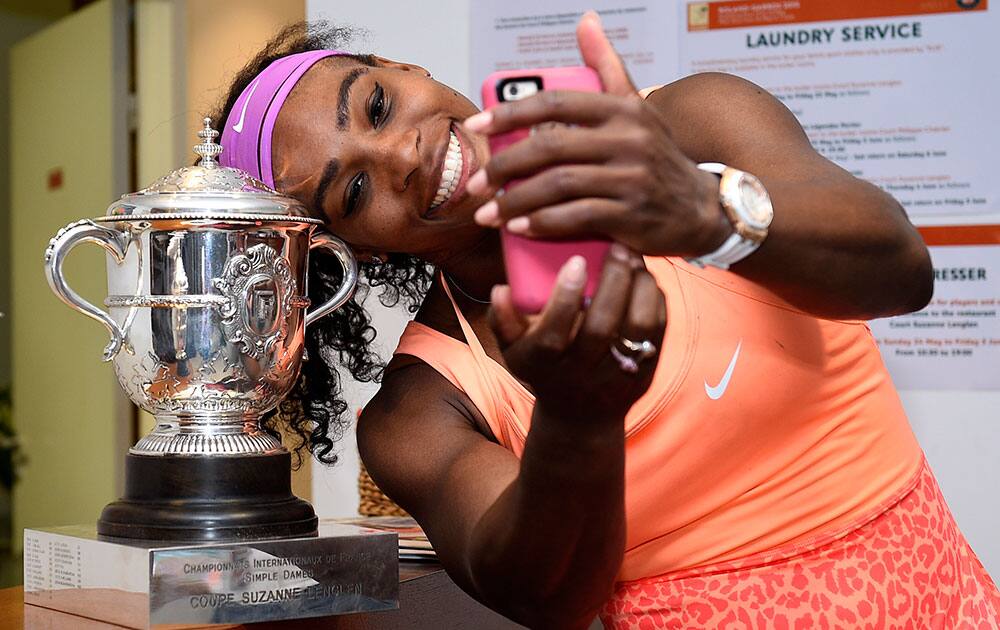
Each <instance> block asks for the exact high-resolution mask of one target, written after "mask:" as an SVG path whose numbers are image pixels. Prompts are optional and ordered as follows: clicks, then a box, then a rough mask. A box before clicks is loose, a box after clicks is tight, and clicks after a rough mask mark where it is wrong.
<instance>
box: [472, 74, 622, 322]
mask: <svg viewBox="0 0 1000 630" xmlns="http://www.w3.org/2000/svg"><path fill="white" fill-rule="evenodd" d="M520 77H524V78H528V77H532V78H534V77H537V78H540V79H541V81H542V87H541V89H542V90H575V91H577V92H601V91H602V87H601V80H600V78H599V77H598V76H597V73H596V72H594V71H593V70H591V69H590V68H586V67H567V68H541V69H537V70H506V71H503V72H494V73H493V74H491V75H490V76H488V77H487V78H486V81H484V82H483V88H482V96H483V106H484V107H485V108H486V109H489V108H491V107H494V106H495V105H497V104H498V103H499V102H500V96H499V94H498V86H499V85H500V82H501V81H503V80H505V79H511V78H520ZM528 134H529V130H528V129H520V130H518V131H511V132H508V133H505V134H501V135H498V136H491V137H490V152H491V153H497V152H499V151H501V150H502V149H503V148H504V147H507V146H510V145H512V144H514V143H516V142H518V141H520V140H523V139H524V138H527V137H528ZM517 183H518V181H517V180H515V181H511V182H510V183H508V184H507V186H505V187H504V188H505V190H506V189H508V188H511V187H513V186H516V185H517ZM500 238H501V240H502V243H503V252H504V264H505V265H506V267H507V281H508V282H509V283H510V288H511V293H512V296H513V300H514V305H515V306H516V307H517V308H518V309H520V310H521V311H522V312H525V313H538V312H539V311H541V310H542V308H544V306H545V304H546V302H548V300H549V295H550V294H551V293H552V287H553V286H554V285H555V280H556V275H557V274H558V273H559V269H560V268H561V267H562V266H563V264H565V262H566V261H567V260H569V258H570V257H571V256H573V255H574V254H580V255H581V256H583V257H584V259H586V261H587V285H586V287H585V288H584V295H586V296H587V297H588V298H590V297H593V295H594V292H595V291H596V290H597V284H598V281H599V279H600V276H601V269H602V267H603V266H604V257H605V255H606V254H607V253H608V248H609V247H610V246H611V243H610V242H609V241H606V240H588V241H542V240H537V239H529V238H523V237H520V236H517V235H515V234H511V233H509V232H507V230H501V231H500Z"/></svg>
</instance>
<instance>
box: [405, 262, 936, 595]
mask: <svg viewBox="0 0 1000 630" xmlns="http://www.w3.org/2000/svg"><path fill="white" fill-rule="evenodd" d="M646 262H647V266H648V268H649V271H650V272H651V273H652V274H653V276H654V277H655V278H656V280H657V283H658V284H659V286H660V288H661V289H662V290H663V293H664V294H665V295H666V298H667V311H668V324H667V332H666V337H665V339H664V349H663V352H662V353H661V354H660V358H659V364H658V365H657V369H656V373H655V376H654V379H653V384H652V386H651V387H650V389H649V391H648V392H647V393H646V394H645V395H644V396H643V397H642V398H640V399H639V400H638V401H637V402H636V404H635V405H634V406H633V407H632V409H631V410H630V411H629V413H628V415H627V417H626V422H625V428H626V442H625V470H626V472H625V506H626V522H627V538H626V551H625V559H624V562H623V564H622V567H621V570H620V573H619V579H620V580H634V579H640V578H644V577H651V576H655V575H663V574H667V573H672V572H675V571H680V570H686V569H692V568H698V567H701V566H706V565H709V564H714V563H717V562H722V561H727V560H734V559H737V558H740V557H744V556H748V555H751V554H755V553H758V552H761V551H767V550H770V549H774V548H776V547H779V546H783V545H786V544H791V543H799V542H805V541H806V540H807V539H809V538H811V537H812V536H814V535H819V534H824V533H829V532H833V531H837V530H838V529H840V528H842V527H845V526H847V525H848V524H849V523H851V522H853V521H854V520H855V519H857V518H859V517H861V516H862V515H864V514H866V513H868V512H870V511H872V510H874V509H876V508H877V506H878V505H879V504H880V503H881V502H882V501H883V500H885V499H887V498H888V497H890V496H891V495H893V494H894V493H895V492H897V491H899V490H900V488H902V487H903V486H905V485H906V484H907V483H909V482H910V481H911V480H912V479H914V478H915V475H916V474H917V472H918V471H919V467H920V464H921V462H922V459H923V455H922V452H921V450H920V447H919V446H918V444H917V441H916V439H915V437H914V435H913V433H912V431H911V429H910V426H909V423H908V421H907V419H906V415H905V413H904V411H903V408H902V405H901V404H900V401H899V398H898V396H897V394H896V391H895V389H894V387H893V385H892V381H891V380H890V378H889V375H888V373H887V372H886V370H885V367H884V366H883V364H882V359H881V356H880V355H879V352H878V349H877V347H876V344H875V341H874V339H873V338H872V335H871V331H870V330H869V329H868V326H867V325H866V324H865V323H863V322H846V321H832V320H825V319H819V318H816V317H813V316H810V315H806V314H804V313H802V312H801V311H798V310H796V309H795V308H793V307H791V306H790V305H788V304H787V303H786V302H784V301H783V300H782V299H781V298H779V297H778V296H776V295H774V294H773V293H771V292H770V291H768V290H767V289H765V288H763V287H761V286H760V285H757V284H755V283H752V282H750V281H748V280H746V279H744V278H742V277H740V276H737V275H735V274H732V273H728V272H725V271H721V270H718V269H699V268H697V267H694V266H693V265H690V264H688V263H686V262H684V261H683V260H681V259H677V258H652V257H650V258H647V259H646ZM446 288H447V287H446ZM449 297H451V294H450V292H449ZM452 303H453V304H454V300H452ZM455 311H456V314H457V315H458V319H459V322H460V323H461V326H462V330H463V331H464V333H465V336H466V339H467V341H468V344H465V343H462V342H461V341H458V340H457V339H454V338H452V337H449V336H448V335H445V334H444V333H441V332H438V331H435V330H433V329H431V328H429V327H427V326H424V325H422V324H419V323H417V322H411V323H410V324H409V325H408V326H407V328H406V330H405V331H404V333H403V336H402V338H401V339H400V342H399V346H398V348H397V349H396V353H397V354H408V355H412V356H415V357H417V358H419V359H421V360H423V361H424V362H426V363H427V364H428V365H430V366H431V367H433V368H434V369H436V370H437V371H438V372H440V373H441V374H442V375H443V376H445V377H446V378H447V379H448V380H449V381H451V383H453V384H454V385H455V387H457V388H458V389H460V390H462V391H463V392H465V393H466V394H467V395H468V396H469V398H471V399H472V401H473V402H474V403H475V404H476V406H477V407H478V408H479V411H480V412H481V413H482V414H483V416H484V417H485V418H486V420H487V422H489V425H490V428H491V429H492V430H493V434H494V436H495V437H496V438H497V440H499V442H500V444H501V445H503V446H504V447H505V448H507V449H508V450H510V451H511V452H512V453H514V454H515V455H516V456H518V457H520V456H521V453H522V452H523V450H524V442H525V438H526V436H527V434H528V430H529V429H530V427H531V414H532V409H533V406H534V398H533V396H532V395H531V393H530V392H528V391H527V390H526V389H525V388H524V387H523V386H522V385H521V384H520V383H519V382H518V381H517V380H516V379H515V378H514V377H513V376H512V375H511V374H510V373H508V372H507V371H506V370H505V369H504V368H503V367H501V366H500V364H498V363H497V362H495V361H494V360H492V359H490V358H489V357H488V356H487V355H486V353H485V352H484V350H483V347H482V345H481V344H480V343H479V340H478V339H477V338H476V336H475V334H474V333H473V331H472V328H471V327H470V326H469V324H468V322H467V321H466V320H465V318H464V317H463V316H462V314H461V311H460V310H459V309H458V307H457V306H456V308H455Z"/></svg>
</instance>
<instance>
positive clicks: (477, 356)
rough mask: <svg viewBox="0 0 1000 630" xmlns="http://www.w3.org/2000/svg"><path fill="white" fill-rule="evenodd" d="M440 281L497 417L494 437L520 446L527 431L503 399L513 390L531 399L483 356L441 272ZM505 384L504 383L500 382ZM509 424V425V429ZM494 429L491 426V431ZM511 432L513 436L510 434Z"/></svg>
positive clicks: (470, 325) (499, 368)
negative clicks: (496, 431)
mask: <svg viewBox="0 0 1000 630" xmlns="http://www.w3.org/2000/svg"><path fill="white" fill-rule="evenodd" d="M439 276H440V278H441V286H442V287H444V292H445V295H447V296H448V300H449V301H451V306H452V308H453V309H455V317H457V318H458V325H459V326H461V328H462V334H463V335H465V342H466V344H468V346H469V350H470V351H471V353H472V357H473V359H474V360H475V362H476V365H477V366H478V368H479V373H480V375H481V376H482V378H483V380H484V381H485V383H486V386H487V387H488V388H489V394H490V396H491V397H492V399H493V403H494V409H495V410H496V412H497V413H498V414H499V415H500V416H501V417H499V418H497V420H498V421H499V422H497V425H499V428H500V430H501V433H502V435H497V436H496V438H497V439H498V440H500V441H501V443H502V444H506V445H510V444H515V443H518V442H520V444H523V442H524V438H525V436H526V434H527V430H526V429H525V428H524V427H521V426H520V424H519V423H518V422H517V420H516V414H515V413H514V411H513V409H512V408H511V402H510V400H509V398H508V396H507V393H508V392H509V391H510V390H511V388H513V389H514V390H516V391H519V392H521V393H522V396H524V397H530V398H532V402H533V397H532V396H531V394H529V393H528V392H527V391H525V390H524V387H523V386H522V385H521V384H520V383H519V382H518V381H517V379H515V378H514V377H513V376H511V375H510V374H509V373H508V372H507V371H506V370H505V369H503V366H501V365H500V364H498V363H497V362H496V361H494V360H493V359H492V358H491V357H490V356H489V355H488V354H486V349H485V348H483V344H482V343H480V341H479V337H478V336H476V333H475V331H473V330H472V324H470V323H469V320H467V319H466V318H465V315H463V314H462V309H460V308H459V307H458V302H456V301H455V296H454V295H453V294H452V292H451V287H450V286H449V285H448V279H447V278H445V275H444V273H443V272H442V273H439ZM505 380H506V381H507V382H506V383H504V382H503V381H505ZM512 425H513V426H512ZM496 428H497V427H494V431H495V430H496ZM512 431H513V433H514V434H516V435H514V434H512Z"/></svg>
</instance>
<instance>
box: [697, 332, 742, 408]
mask: <svg viewBox="0 0 1000 630" xmlns="http://www.w3.org/2000/svg"><path fill="white" fill-rule="evenodd" d="M742 347H743V340H742V339H740V342H739V343H738V344H736V352H734V353H733V358H732V359H731V360H730V361H729V367H727V368H726V373H725V374H723V375H722V380H721V381H719V384H718V385H716V386H715V387H712V386H711V385H709V384H708V381H705V393H706V394H708V397H709V398H711V399H712V400H718V399H720V398H722V395H723V394H725V393H726V388H728V387H729V379H730V378H732V376H733V370H734V369H735V368H736V360H737V359H739V358H740V348H742Z"/></svg>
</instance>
